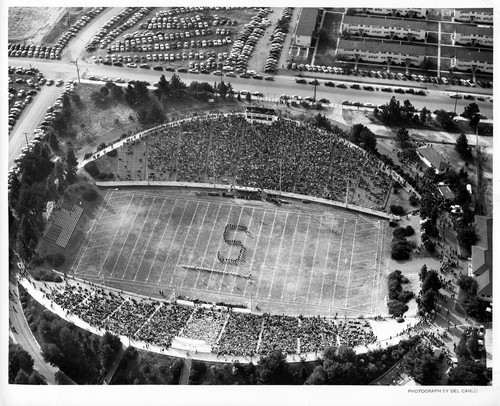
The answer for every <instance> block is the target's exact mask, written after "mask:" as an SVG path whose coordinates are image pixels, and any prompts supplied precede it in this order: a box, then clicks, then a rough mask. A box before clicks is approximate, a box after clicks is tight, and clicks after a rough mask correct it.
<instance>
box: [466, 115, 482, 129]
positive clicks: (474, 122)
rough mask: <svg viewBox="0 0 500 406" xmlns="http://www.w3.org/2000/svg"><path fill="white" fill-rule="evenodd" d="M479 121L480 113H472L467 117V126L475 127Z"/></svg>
mask: <svg viewBox="0 0 500 406" xmlns="http://www.w3.org/2000/svg"><path fill="white" fill-rule="evenodd" d="M479 121H481V115H480V114H474V115H473V116H472V117H471V118H470V119H469V126H470V127H471V128H473V129H476V128H477V126H478V125H479Z"/></svg>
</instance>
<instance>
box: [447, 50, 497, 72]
mask: <svg viewBox="0 0 500 406" xmlns="http://www.w3.org/2000/svg"><path fill="white" fill-rule="evenodd" d="M451 67H452V68H456V69H457V70H460V71H472V69H473V68H475V69H476V71H477V72H486V73H493V52H491V51H484V50H483V51H481V50H478V51H475V50H474V51H471V50H469V49H467V48H460V47H456V48H455V55H454V56H453V57H452V58H451Z"/></svg>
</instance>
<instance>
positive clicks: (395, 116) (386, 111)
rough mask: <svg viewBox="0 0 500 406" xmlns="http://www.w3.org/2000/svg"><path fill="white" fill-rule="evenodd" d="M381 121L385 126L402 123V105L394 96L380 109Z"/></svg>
mask: <svg viewBox="0 0 500 406" xmlns="http://www.w3.org/2000/svg"><path fill="white" fill-rule="evenodd" d="M379 111H380V120H381V121H382V122H383V123H385V124H390V123H398V122H400V121H401V104H400V103H399V101H398V100H396V97H394V96H392V97H391V100H389V102H388V103H386V104H384V105H383V106H381V107H380V109H379Z"/></svg>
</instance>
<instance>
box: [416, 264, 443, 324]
mask: <svg viewBox="0 0 500 406" xmlns="http://www.w3.org/2000/svg"><path fill="white" fill-rule="evenodd" d="M419 278H420V282H421V288H420V293H419V295H418V297H417V305H418V313H419V315H421V316H428V315H431V314H433V313H434V312H435V309H436V304H437V298H438V292H439V289H440V288H441V280H440V279H439V275H438V273H437V272H436V271H434V270H433V269H427V265H425V264H424V265H423V266H422V268H421V269H420V272H419Z"/></svg>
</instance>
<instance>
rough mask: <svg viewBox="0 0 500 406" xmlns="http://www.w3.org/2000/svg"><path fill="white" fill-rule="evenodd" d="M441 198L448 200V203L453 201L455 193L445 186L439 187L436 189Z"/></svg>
mask: <svg viewBox="0 0 500 406" xmlns="http://www.w3.org/2000/svg"><path fill="white" fill-rule="evenodd" d="M437 189H438V191H439V193H440V194H441V196H443V198H444V200H448V201H450V202H454V201H455V193H453V191H452V190H451V189H450V187H449V186H447V185H441V186H438V187H437Z"/></svg>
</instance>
